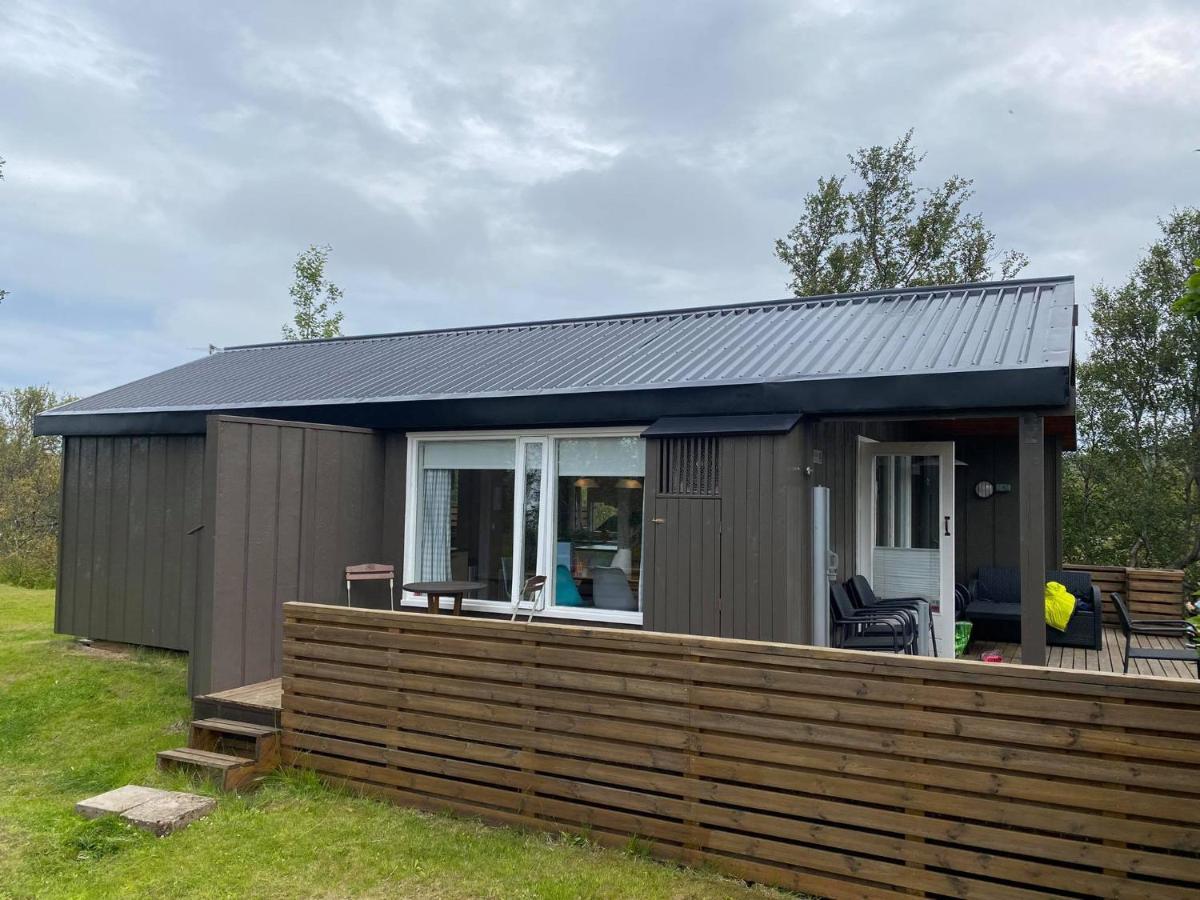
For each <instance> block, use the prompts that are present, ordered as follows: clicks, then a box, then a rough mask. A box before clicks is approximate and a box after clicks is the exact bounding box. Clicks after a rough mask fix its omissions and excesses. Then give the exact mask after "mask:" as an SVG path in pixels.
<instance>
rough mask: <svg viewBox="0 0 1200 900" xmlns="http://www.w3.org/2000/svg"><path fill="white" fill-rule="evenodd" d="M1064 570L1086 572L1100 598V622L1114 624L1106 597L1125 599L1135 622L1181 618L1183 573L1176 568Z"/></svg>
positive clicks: (1110, 602) (1087, 568)
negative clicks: (1102, 614) (1101, 617)
mask: <svg viewBox="0 0 1200 900" xmlns="http://www.w3.org/2000/svg"><path fill="white" fill-rule="evenodd" d="M1063 568H1064V569H1070V570H1072V571H1075V572H1087V573H1088V574H1090V575H1091V576H1092V584H1094V585H1095V586H1096V587H1098V588H1100V593H1101V594H1103V595H1104V622H1105V624H1108V625H1116V624H1118V623H1117V610H1116V607H1115V606H1113V604H1112V601H1111V600H1110V599H1109V596H1108V595H1109V594H1111V593H1113V591H1117V592H1119V593H1120V594H1121V596H1122V597H1124V598H1125V605H1126V606H1128V607H1129V614H1130V615H1131V616H1133V617H1134V618H1135V619H1137V618H1142V619H1179V618H1182V616H1183V572H1182V570H1180V569H1130V568H1125V567H1122V566H1075V565H1065V566H1063Z"/></svg>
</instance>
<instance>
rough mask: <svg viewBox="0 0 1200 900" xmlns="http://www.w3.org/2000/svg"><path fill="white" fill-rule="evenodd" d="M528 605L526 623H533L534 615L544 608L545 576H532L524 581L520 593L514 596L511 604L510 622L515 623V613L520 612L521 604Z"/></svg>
mask: <svg viewBox="0 0 1200 900" xmlns="http://www.w3.org/2000/svg"><path fill="white" fill-rule="evenodd" d="M522 603H528V604H530V606H529V618H528V619H526V620H525V621H526V622H532V621H533V615H534V613H539V612H541V611H542V610H543V609H545V608H546V576H545V575H534V576H533V577H532V578H528V579H526V580H525V583H524V584H523V585H521V593H520V594H518V595H517V596H516V598H515V599H514V600H513V604H512V616H510V617H509V621H510V622H515V621H517V613H518V612H520V609H521V604H522Z"/></svg>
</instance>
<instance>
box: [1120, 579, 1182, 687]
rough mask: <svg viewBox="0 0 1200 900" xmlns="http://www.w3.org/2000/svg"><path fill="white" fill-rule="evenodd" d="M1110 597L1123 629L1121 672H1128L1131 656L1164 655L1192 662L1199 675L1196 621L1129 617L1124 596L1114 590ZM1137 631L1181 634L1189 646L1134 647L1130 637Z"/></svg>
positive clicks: (1150, 634)
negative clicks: (1123, 645) (1123, 641)
mask: <svg viewBox="0 0 1200 900" xmlns="http://www.w3.org/2000/svg"><path fill="white" fill-rule="evenodd" d="M1112 599H1113V605H1114V606H1115V607H1116V608H1117V618H1118V619H1120V620H1121V631H1123V632H1124V633H1125V652H1124V654H1122V661H1123V663H1124V668H1123V669H1122V670H1121V671H1122V672H1126V673H1128V672H1129V661H1130V660H1131V659H1167V660H1173V661H1178V662H1192V663H1195V664H1196V677H1197V678H1200V649H1197V647H1196V643H1197V640H1198V639H1197V632H1196V626H1195V625H1193V624H1192V623H1191V622H1186V621H1184V620H1182V619H1179V620H1172V619H1131V618H1129V608H1128V607H1127V606H1125V598H1124V597H1122V596H1121V595H1120V594H1118V593H1116V592H1115V591H1114V592H1113V595H1112ZM1139 634H1141V635H1147V636H1150V637H1174V638H1183V640H1184V641H1185V642H1186V643H1188V644H1190V645H1191V646H1186V647H1169V648H1165V649H1160V648H1157V647H1135V646H1133V639H1134V637H1135V636H1136V635H1139Z"/></svg>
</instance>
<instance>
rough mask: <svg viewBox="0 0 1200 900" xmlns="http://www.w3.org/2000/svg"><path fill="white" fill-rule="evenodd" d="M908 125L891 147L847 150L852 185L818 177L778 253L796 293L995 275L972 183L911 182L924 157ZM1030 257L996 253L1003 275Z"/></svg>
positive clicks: (991, 242) (992, 241) (990, 241)
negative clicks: (973, 204)
mask: <svg viewBox="0 0 1200 900" xmlns="http://www.w3.org/2000/svg"><path fill="white" fill-rule="evenodd" d="M912 136H913V132H912V129H909V130H908V132H907V133H906V134H905V135H904V136H903V137H902V138H900V139H899V140H898V141H896V143H895V144H893V145H892V146H891V147H883V146H874V147H860V148H859V149H858V151H857V152H855V153H852V154H850V155H848V156H847V159H848V160H849V162H850V167H851V169H852V170H853V173H854V175H856V176H857V178H858V182H859V187H858V189H857V190H851V189H849V188H847V186H846V180H847V177H848V176H845V175H831V176H830V177H829V178H820V179H818V180H817V189H816V191H814V192H813V193H811V194H808V195H807V196H806V197H805V198H804V215H803V216H802V217H801V219H800V221H799V222H798V223H797V224H796V226H795V227H794V228H792V230H791V231H789V232H788V234H787V236H786V238H782V239H780V240H777V241H776V242H775V255H776V256H778V257H779V258H780V259H781V260H782V261H783V262H784V263H785V264H787V266H788V267H789V268H790V269H791V270H792V280H791V283H790V284H789V288H790V289H791V290H792V291H793V292H794V293H795V294H796V296H798V297H804V296H811V295H815V294H830V293H842V292H846V291H861V290H871V289H875V288H894V287H910V286H913V285H927V284H954V283H958V282H964V281H985V280H987V279H989V278H991V277H993V268H992V263H993V261H994V260H995V257H996V255H997V253H996V250H995V246H996V236H995V235H994V234H993V233H992V232H991V231H989V230H988V229H987V228H986V227H985V226H984V224H983V219H982V218H981V217H980V216H979V215H978V214H976V213H969V212H967V211H966V204H967V201H968V200H970V199H971V196H972V195H973V193H974V192H973V191H972V190H971V184H972V183H973V182H972V181H971V180H970V179H967V178H961V177H959V176H958V175H952V176H950V177H949V178H947V179H946V181H945V182H943V183H942V184H941V185H940V186H938V187H935V188H918V187H917V186H916V184H915V183H914V181H913V176H914V175H915V173H916V171H917V166H918V165H920V163H921V161H922V160H923V159H924V158H925V157H924V155H923V154H918V153H917V152H916V151H915V150H914V149H913V147H912ZM1027 263H1028V260H1027V259H1026V257H1025V255H1024V254H1023V253H1018V252H1016V251H1013V250H1009V251H1006V252H1004V253H1002V254H1000V258H999V271H998V274H999V276H1000V277H1001V278H1011V277H1012V276H1014V275H1016V274H1017V273H1018V272H1020V271H1021V270H1022V269H1023V268H1025V266H1026V264H1027Z"/></svg>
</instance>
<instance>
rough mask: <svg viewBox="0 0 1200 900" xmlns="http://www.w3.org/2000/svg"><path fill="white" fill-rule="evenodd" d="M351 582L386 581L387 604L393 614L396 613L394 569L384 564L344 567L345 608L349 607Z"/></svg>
mask: <svg viewBox="0 0 1200 900" xmlns="http://www.w3.org/2000/svg"><path fill="white" fill-rule="evenodd" d="M352 581H386V582H387V583H388V602H389V603H390V605H391V609H392V611H393V612H395V611H396V567H395V566H389V565H387V564H386V563H362V564H361V565H357V566H346V606H349V605H350V582H352Z"/></svg>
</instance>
